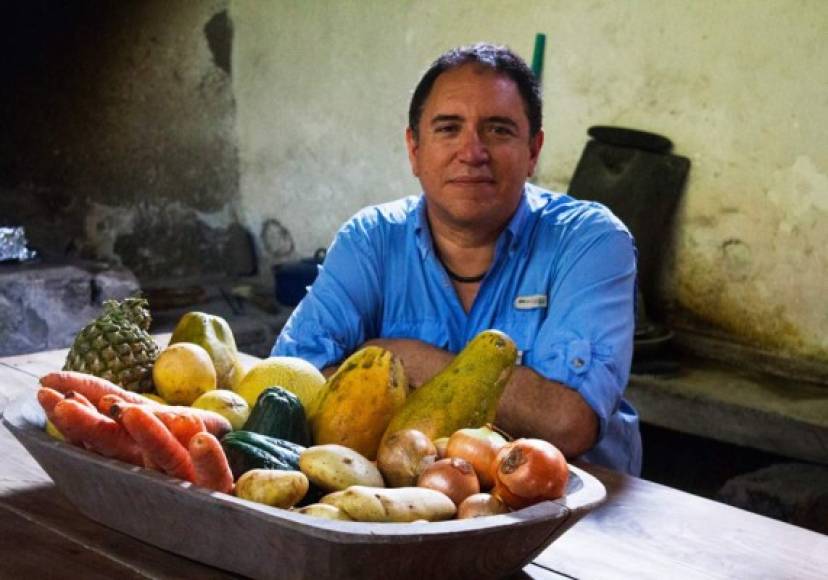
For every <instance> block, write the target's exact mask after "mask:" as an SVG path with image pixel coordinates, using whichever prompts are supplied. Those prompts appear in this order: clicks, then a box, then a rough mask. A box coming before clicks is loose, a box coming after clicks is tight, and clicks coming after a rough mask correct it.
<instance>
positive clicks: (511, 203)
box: [273, 44, 641, 475]
mask: <svg viewBox="0 0 828 580" xmlns="http://www.w3.org/2000/svg"><path fill="white" fill-rule="evenodd" d="M405 137H406V143H407V146H408V156H409V161H410V163H411V169H412V171H413V173H414V175H415V176H416V177H417V178H418V179H419V181H420V183H421V185H422V189H423V194H422V196H418V197H408V198H404V199H401V200H398V201H395V202H391V203H387V204H382V205H379V206H374V207H370V208H366V209H364V210H362V211H361V212H359V213H357V214H356V215H355V216H354V217H353V218H352V219H351V220H350V221H349V222H347V223H346V224H345V225H344V226H343V227H342V228H341V230H340V231H339V232H338V234H337V236H336V238H335V240H334V242H333V243H332V245H331V247H330V249H329V251H328V254H327V257H326V259H325V264H324V267H323V268H321V269H320V273H319V277H318V278H317V280H316V282H315V283H314V285H313V286H312V287H311V289H310V291H309V293H308V295H307V296H306V297H305V299H304V300H303V301H302V303H301V304H300V305H299V306H298V307H297V309H296V310H295V311H294V313H293V314H292V316H291V318H290V320H289V321H288V323H287V324H286V326H285V328H284V330H283V331H282V333H281V334H280V336H279V338H278V340H277V341H276V345H275V346H274V349H273V354H274V355H289V356H299V357H302V358H304V359H306V360H309V361H310V362H312V363H314V364H315V365H317V366H318V367H319V368H322V369H325V371H326V372H330V370H331V369H332V368H335V367H336V365H337V364H338V363H339V362H341V361H342V360H343V359H344V358H345V357H346V356H348V355H349V354H351V353H352V352H353V351H355V350H357V349H358V348H360V347H362V346H364V345H366V344H375V345H379V346H382V347H384V348H387V349H389V350H391V351H393V352H394V353H395V354H396V355H398V356H399V357H400V358H401V360H402V362H403V364H404V366H405V369H406V372H407V374H408V376H409V378H410V381H411V383H412V384H413V385H415V386H416V385H420V384H422V383H424V382H425V381H426V380H428V379H429V378H430V377H431V376H433V375H435V374H436V373H437V372H439V371H440V370H441V369H442V368H443V367H445V366H446V365H447V364H448V363H449V362H450V361H451V360H452V358H453V356H454V355H455V354H456V353H457V352H459V351H460V350H461V349H462V348H463V347H464V346H465V344H466V343H467V342H468V341H469V340H471V339H472V338H473V337H474V336H475V335H476V334H477V333H479V332H481V331H482V330H485V329H487V328H496V329H499V330H502V331H504V332H505V333H507V334H508V335H509V336H510V337H511V338H512V339H513V340H514V341H515V342H516V344H517V346H518V349H519V350H520V357H521V365H520V366H519V367H517V368H516V369H515V371H514V372H513V373H512V376H511V379H510V380H509V382H508V384H507V386H506V389H505V391H504V393H503V396H502V398H501V400H500V403H499V405H498V409H497V418H496V422H497V424H498V426H499V427H501V428H502V429H503V430H505V431H506V432H508V433H510V434H511V435H512V436H514V437H519V436H522V437H539V438H542V439H546V440H548V441H551V442H552V443H554V444H555V445H556V446H558V447H559V448H560V449H561V451H563V453H564V454H565V455H566V456H567V457H570V458H572V457H576V456H583V457H584V458H585V459H587V460H590V461H593V462H596V463H600V464H603V465H605V466H608V467H611V468H614V469H617V470H619V471H624V472H627V473H631V474H635V475H637V474H638V473H639V472H640V467H641V440H640V435H639V430H638V417H637V415H636V413H635V410H634V409H633V408H632V407H631V406H630V405H629V404H628V403H627V402H626V401H624V400H623V399H622V395H623V391H624V388H625V386H626V383H627V379H628V376H629V368H630V361H631V358H632V338H633V330H634V314H633V303H634V293H635V277H636V270H635V248H634V244H633V241H632V239H631V237H630V235H629V233H628V232H627V230H626V229H625V228H624V226H623V225H622V224H621V223H620V221H618V220H617V219H616V218H615V217H614V216H613V215H612V214H611V213H610V212H609V211H608V210H607V209H606V208H604V207H603V206H600V205H598V204H595V203H590V202H583V201H577V200H573V199H572V198H570V197H567V196H565V195H560V194H553V193H550V192H547V191H543V190H541V189H539V188H537V187H534V186H533V185H531V184H528V183H526V179H527V178H528V177H530V176H531V175H532V173H533V171H534V168H535V165H536V163H537V161H538V155H539V154H540V150H541V147H542V145H543V131H542V130H541V99H540V88H539V86H538V83H537V81H536V79H535V77H534V76H533V74H532V72H531V70H530V69H529V68H528V67H527V66H526V64H525V63H524V62H523V61H522V60H521V59H520V58H519V57H518V56H516V55H515V54H513V53H512V52H511V51H510V50H509V49H507V48H504V47H496V46H492V45H486V44H478V45H474V46H471V47H462V48H459V49H455V50H452V51H449V52H447V53H445V54H444V55H442V56H441V57H440V58H438V59H437V60H436V61H435V62H434V64H433V65H432V66H431V68H430V69H429V70H428V71H427V72H426V73H425V75H424V76H423V78H422V79H421V81H420V83H419V85H418V86H417V88H416V90H415V92H414V95H413V97H412V100H411V106H410V110H409V126H408V128H407V130H406V135H405Z"/></svg>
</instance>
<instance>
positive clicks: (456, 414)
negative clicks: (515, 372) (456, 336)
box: [384, 330, 517, 441]
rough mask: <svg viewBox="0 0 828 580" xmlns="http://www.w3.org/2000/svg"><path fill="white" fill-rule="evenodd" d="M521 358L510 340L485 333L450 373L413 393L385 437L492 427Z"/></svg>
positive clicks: (451, 366) (449, 368)
mask: <svg viewBox="0 0 828 580" xmlns="http://www.w3.org/2000/svg"><path fill="white" fill-rule="evenodd" d="M516 359H517V347H516V346H515V343H514V342H513V341H512V339H511V338H509V336H507V335H506V334H504V333H503V332H500V331H499V330H484V331H483V332H481V333H480V334H478V335H477V336H475V337H474V338H473V339H472V340H471V341H470V342H469V343H468V344H467V345H466V347H465V348H464V349H463V350H462V351H460V353H458V355H457V356H456V357H454V360H453V361H452V362H451V363H449V365H448V366H447V367H446V368H445V369H443V370H442V371H440V372H439V373H437V374H436V375H435V376H434V377H432V378H431V379H430V380H428V381H427V382H426V383H425V384H424V385H423V386H421V387H420V388H418V389H417V390H415V391H414V392H413V393H411V395H410V396H409V397H408V399H407V400H406V402H405V405H404V406H403V407H402V408H401V409H400V410H399V411H398V412H397V413H396V414H395V415H394V418H393V419H392V420H391V423H390V424H389V425H388V429H387V430H386V432H385V435H384V436H386V437H387V436H389V435H391V434H392V433H395V432H397V431H401V430H403V429H416V430H418V431H422V432H423V433H425V434H426V436H428V438H429V439H431V440H432V441H434V440H436V439H439V438H440V437H448V436H450V435H451V434H452V433H454V432H455V431H457V430H458V429H464V428H466V427H480V426H481V425H485V424H486V423H493V422H494V418H495V411H496V410H497V403H498V401H499V400H500V396H501V395H502V394H503V389H504V388H505V387H506V382H507V381H508V380H509V376H510V375H511V373H512V369H513V368H514V365H515V360H516Z"/></svg>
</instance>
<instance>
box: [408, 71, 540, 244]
mask: <svg viewBox="0 0 828 580" xmlns="http://www.w3.org/2000/svg"><path fill="white" fill-rule="evenodd" d="M418 129H419V138H418V139H416V140H415V138H414V135H413V132H412V131H411V129H410V128H409V129H408V130H407V131H406V143H407V145H408V158H409V161H410V162H411V170H412V171H413V173H414V175H415V176H417V177H418V178H419V180H420V183H421V185H422V187H423V191H424V193H425V196H426V200H427V204H428V213H429V218H430V219H431V220H432V222H433V221H434V220H437V221H439V222H440V223H441V225H446V226H449V227H452V228H471V227H474V228H481V229H484V230H487V231H499V230H500V229H501V228H503V227H504V226H505V225H506V223H508V221H509V219H510V218H511V216H512V214H513V213H514V211H515V209H516V208H517V205H518V202H519V201H520V196H521V192H522V190H523V185H524V183H525V181H526V179H527V178H528V177H530V176H531V175H532V172H533V171H534V169H535V164H536V163H537V160H538V154H539V153H540V148H541V145H542V144H543V132H539V133H538V134H537V135H536V136H534V137H532V138H531V139H530V138H529V119H528V118H527V116H526V109H525V106H524V103H523V99H522V98H521V96H520V92H519V91H518V88H517V85H516V84H515V83H514V81H512V80H511V79H510V78H509V77H507V76H505V75H501V74H498V73H496V72H494V71H492V70H490V69H487V68H483V67H480V66H479V65H475V64H467V65H463V66H461V67H459V68H456V69H453V70H450V71H447V72H445V73H443V74H441V75H440V76H439V77H437V81H436V82H435V83H434V86H433V87H432V89H431V93H430V94H429V96H428V98H427V99H426V101H425V104H424V107H423V112H422V116H421V117H420V125H419V127H418Z"/></svg>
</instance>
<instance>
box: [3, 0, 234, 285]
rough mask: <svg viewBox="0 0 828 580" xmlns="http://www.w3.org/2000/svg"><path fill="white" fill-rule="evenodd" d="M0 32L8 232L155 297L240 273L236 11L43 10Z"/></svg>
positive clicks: (70, 5)
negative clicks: (131, 278)
mask: <svg viewBox="0 0 828 580" xmlns="http://www.w3.org/2000/svg"><path fill="white" fill-rule="evenodd" d="M0 31H2V34H0V43H1V44H0V47H2V48H0V50H1V51H2V58H0V72H2V74H3V77H4V79H3V83H2V86H1V87H0V126H2V127H3V130H2V131H0V220H2V221H3V222H6V223H13V224H17V225H24V226H25V227H26V232H27V235H28V238H29V241H30V243H31V245H32V246H34V247H35V248H37V249H38V250H39V251H40V252H41V254H42V255H43V256H44V257H45V258H46V259H49V260H60V259H64V258H67V257H68V258H75V257H82V258H91V259H94V260H98V261H106V262H108V263H112V264H116V265H123V266H125V267H127V268H129V269H130V270H132V271H133V272H135V274H136V275H137V276H138V278H139V279H140V280H141V282H142V284H143V285H146V284H150V285H151V284H154V283H156V282H164V283H166V282H169V281H170V280H174V279H176V278H186V277H188V276H203V275H216V274H226V273H233V272H235V270H236V269H237V265H238V264H239V261H238V260H234V259H232V257H233V256H234V255H235V253H234V252H236V251H237V249H238V247H239V246H241V247H242V248H243V247H244V245H245V244H246V243H247V240H246V237H245V232H244V230H242V229H241V227H240V225H239V222H240V220H239V209H238V202H239V192H238V181H239V168H238V155H237V145H236V138H235V100H234V96H233V91H232V83H231V80H230V78H231V74H232V69H231V58H230V55H231V50H232V42H233V27H232V22H231V21H230V19H229V17H228V14H227V2H225V1H220V0H216V1H209V2H167V1H163V0H149V1H144V0H141V1H138V0H123V1H118V2H110V1H106V0H88V1H84V2H58V1H55V0H51V1H50V0H31V1H27V2H17V3H13V4H12V5H10V6H8V7H6V8H4V14H3V19H2V24H0ZM247 263H248V264H249V259H248V260H247ZM243 267H246V266H243Z"/></svg>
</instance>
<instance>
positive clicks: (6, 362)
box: [0, 337, 828, 580]
mask: <svg viewBox="0 0 828 580" xmlns="http://www.w3.org/2000/svg"><path fill="white" fill-rule="evenodd" d="M166 338H167V337H160V338H159V342H164V340H165V339H166ZM65 356H66V350H57V351H49V352H42V353H36V354H31V355H19V356H13V357H6V358H0V409H2V408H5V406H6V404H7V403H8V401H9V400H11V399H13V398H15V397H16V396H18V395H20V394H23V393H26V392H30V391H32V390H34V389H35V388H36V384H37V380H36V379H37V377H39V376H40V375H42V374H45V373H46V372H49V371H52V370H56V369H58V368H59V367H60V366H61V364H62V363H63V360H64V358H65ZM252 361H253V359H252V358H247V359H246V362H247V363H248V364H250V363H252ZM580 466H581V467H583V468H584V469H586V470H588V471H589V472H590V473H592V474H593V475H595V476H596V477H598V479H600V480H601V481H602V482H603V484H604V485H605V486H606V488H607V500H606V502H605V503H604V504H603V505H602V506H601V507H600V508H598V509H597V510H595V511H593V512H592V513H590V514H589V515H587V516H586V517H585V518H584V519H583V520H581V521H580V522H579V523H577V524H576V525H575V526H574V527H573V528H572V529H571V530H569V531H568V532H566V533H565V534H564V535H563V536H562V537H561V538H559V539H558V540H557V541H555V542H554V543H553V544H552V545H551V546H550V547H549V548H548V549H547V550H545V551H544V552H543V553H542V554H541V555H540V556H538V557H537V558H536V559H535V561H534V562H533V563H532V564H530V565H528V566H527V567H526V568H524V570H523V572H522V573H521V574H519V575H518V576H517V577H522V578H538V579H552V578H558V579H560V578H658V579H665V578H691V579H693V578H699V579H702V578H704V579H710V578H738V579H740V580H743V579H748V578H768V579H781V578H797V579H799V578H815V579H816V578H820V579H821V578H826V577H828V536H825V535H822V534H818V533H815V532H810V531H808V530H804V529H802V528H798V527H795V526H791V525H789V524H785V523H781V522H778V521H776V520H772V519H769V518H766V517H763V516H759V515H755V514H752V513H749V512H746V511H744V510H740V509H737V508H733V507H730V506H726V505H723V504H720V503H717V502H713V501H710V500H707V499H703V498H700V497H697V496H693V495H690V494H687V493H684V492H681V491H678V490H675V489H671V488H668V487H665V486H662V485H658V484H655V483H652V482H649V481H645V480H643V479H638V478H634V477H628V476H625V475H622V474H619V473H616V472H613V471H610V470H607V469H603V468H600V467H596V466H589V465H580ZM234 577H235V576H233V575H232V574H228V573H226V572H223V571H221V570H218V569H216V568H212V567H209V566H205V565H203V564H200V563H198V562H193V561H191V560H187V559H185V558H182V557H180V556H176V555H174V554H171V553H169V552H165V551H163V550H160V549H158V548H155V547H153V546H150V545H148V544H145V543H143V542H141V541H139V540H136V539H134V538H132V537H130V536H127V535H125V534H122V533H119V532H116V531H114V530H111V529H109V528H106V527H104V526H102V525H100V524H97V523H95V522H93V521H92V520H89V519H87V518H86V517H85V516H83V515H81V514H80V513H79V512H78V511H77V510H76V509H75V508H74V507H73V506H72V505H71V504H70V503H69V502H68V501H67V500H66V499H64V497H63V496H62V495H61V494H60V493H59V492H58V491H57V489H56V488H55V486H54V484H53V483H52V481H51V479H49V477H48V476H47V475H46V474H45V473H44V472H43V470H42V469H40V467H39V466H38V465H37V463H35V461H34V460H33V459H32V458H31V457H30V456H29V455H28V453H27V452H26V451H25V450H24V449H23V447H21V446H20V444H18V443H17V441H16V440H15V439H14V438H13V437H12V435H11V434H10V433H9V432H8V431H7V430H6V429H5V428H4V427H0V578H22V579H25V578H53V579H62V578H66V579H70V578H71V579H73V580H74V579H76V578H84V579H94V578H120V579H129V578H163V579H172V578H200V579H201V578H217V579H219V578H234Z"/></svg>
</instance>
